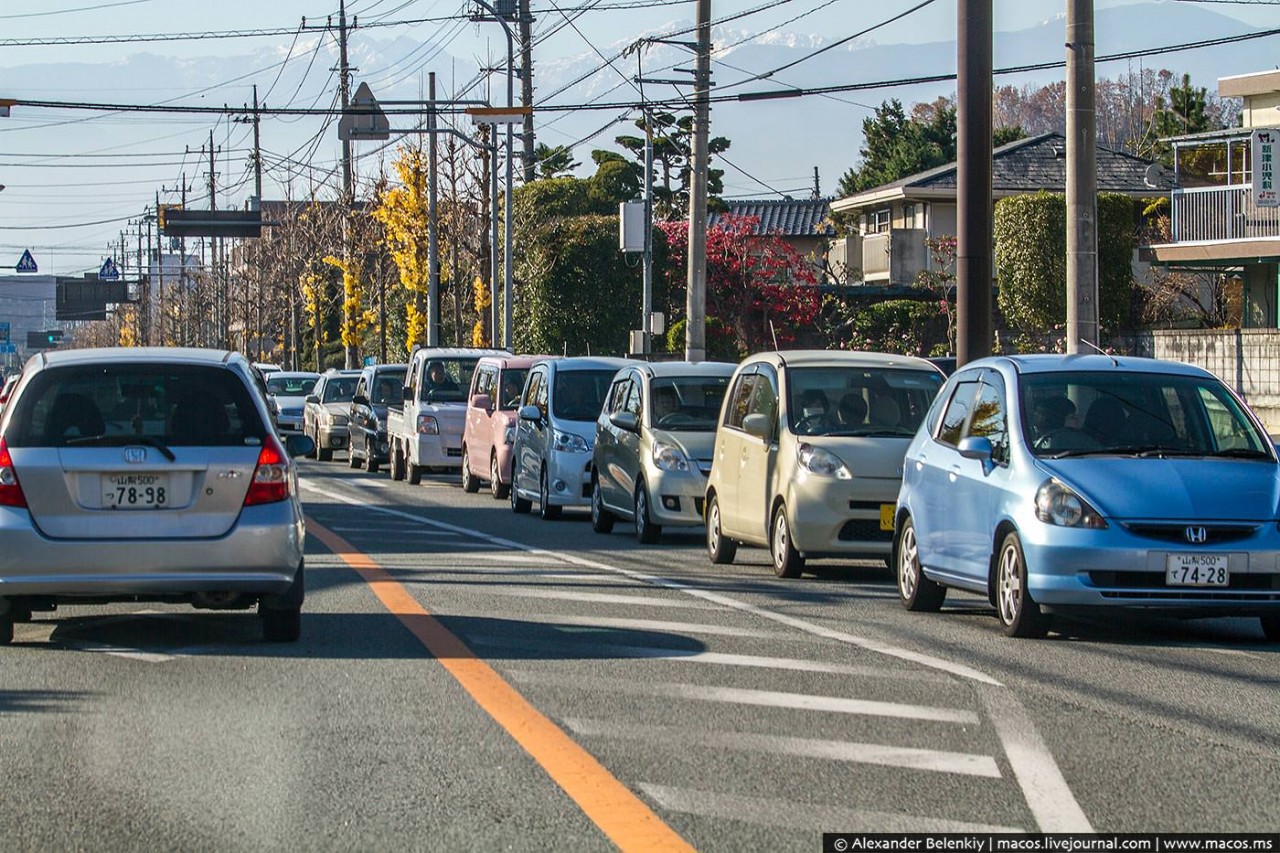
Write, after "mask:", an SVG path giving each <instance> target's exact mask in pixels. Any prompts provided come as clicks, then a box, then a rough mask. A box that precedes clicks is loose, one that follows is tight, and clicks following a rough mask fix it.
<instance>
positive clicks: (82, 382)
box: [0, 348, 314, 643]
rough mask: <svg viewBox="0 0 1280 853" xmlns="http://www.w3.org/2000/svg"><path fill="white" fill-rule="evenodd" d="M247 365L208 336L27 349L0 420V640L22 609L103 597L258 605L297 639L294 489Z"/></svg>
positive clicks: (287, 444)
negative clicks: (190, 345) (168, 342)
mask: <svg viewBox="0 0 1280 853" xmlns="http://www.w3.org/2000/svg"><path fill="white" fill-rule="evenodd" d="M252 372H253V368H252V367H251V366H250V364H249V362H248V361H246V360H245V359H244V357H243V356H240V355H238V354H236V353H230V352H221V351H216V350H196V349H176V348H175V349H170V348H154V349H143V348H131V349H81V350H69V351H67V352H53V353H47V354H41V355H38V356H35V357H33V358H31V359H30V360H29V361H28V362H27V365H26V367H25V368H24V370H23V374H22V376H23V379H22V382H21V383H20V384H19V386H18V389H17V391H16V392H15V394H14V396H13V399H12V400H11V401H10V404H9V405H8V406H7V407H6V408H5V412H4V419H3V422H2V423H0V643H8V642H11V641H12V639H13V624H14V623H15V622H24V621H28V620H29V619H30V618H31V613H32V611H33V610H36V611H39V610H53V609H55V608H57V607H59V606H60V605H63V604H68V603H71V604H74V603H98V602H103V601H166V602H177V603H187V604H191V605H193V606H195V607H197V608H204V609H214V610H234V609H248V608H251V607H254V606H255V605H256V606H257V608H258V614H259V615H260V616H261V618H262V631H263V636H264V638H265V639H267V640H270V641H286V642H287V641H292V640H296V639H297V638H298V635H299V631H300V627H301V609H302V601H303V593H304V582H303V568H302V557H303V545H304V542H303V540H304V536H305V531H304V528H303V517H302V505H301V502H300V500H299V498H298V482H297V469H296V467H295V466H294V464H293V462H292V461H291V460H290V456H294V455H297V454H299V453H306V452H308V451H310V450H311V449H312V448H313V447H314V443H313V441H312V439H311V438H309V437H307V436H303V435H296V434H295V435H289V436H287V437H285V438H283V439H282V438H281V437H280V436H279V435H278V434H277V433H276V431H275V430H274V429H272V426H271V419H270V415H269V413H268V411H267V405H266V400H265V398H264V397H263V396H262V395H260V394H259V392H258V390H257V388H256V385H255V381H256V380H255V379H254V378H253V375H252Z"/></svg>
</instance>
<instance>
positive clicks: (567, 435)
mask: <svg viewBox="0 0 1280 853" xmlns="http://www.w3.org/2000/svg"><path fill="white" fill-rule="evenodd" d="M551 435H552V437H551V449H552V450H559V451H562V452H564V453H590V452H591V445H589V444H587V440H586V439H585V438H583V437H582V436H580V435H574V434H573V433H571V432H561V431H560V430H558V429H557V430H552V434H551Z"/></svg>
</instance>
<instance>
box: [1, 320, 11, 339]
mask: <svg viewBox="0 0 1280 853" xmlns="http://www.w3.org/2000/svg"><path fill="white" fill-rule="evenodd" d="M7 343H9V323H8V321H5V322H3V323H0V344H7Z"/></svg>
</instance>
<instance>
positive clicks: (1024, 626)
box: [996, 533, 1050, 639]
mask: <svg viewBox="0 0 1280 853" xmlns="http://www.w3.org/2000/svg"><path fill="white" fill-rule="evenodd" d="M996 612H997V613H998V614H999V616H1000V624H1001V625H1003V626H1004V632H1005V634H1006V635H1008V636H1010V637H1019V638H1023V639H1028V638H1030V639H1035V638H1039V637H1043V636H1044V635H1045V634H1046V633H1048V631H1049V622H1050V618H1049V616H1048V615H1047V614H1045V613H1042V612H1040V605H1039V604H1036V602H1035V600H1034V599H1033V598H1032V597H1031V592H1030V591H1029V590H1028V589H1027V560H1026V557H1025V556H1023V553H1022V540H1021V539H1019V538H1018V534H1016V533H1010V534H1009V535H1008V536H1005V537H1004V542H1002V543H1001V545H1000V555H999V557H998V558H997V560H996Z"/></svg>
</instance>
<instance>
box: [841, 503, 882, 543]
mask: <svg viewBox="0 0 1280 853" xmlns="http://www.w3.org/2000/svg"><path fill="white" fill-rule="evenodd" d="M875 506H876V509H879V508H880V504H876V505H875ZM837 538H838V539H839V540H840V541H841V542H892V541H893V531H892V530H881V529H880V519H878V518H874V519H873V518H866V519H863V518H855V519H851V520H849V521H846V522H845V523H844V526H843V527H841V528H840V534H839V536H838V537H837Z"/></svg>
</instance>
